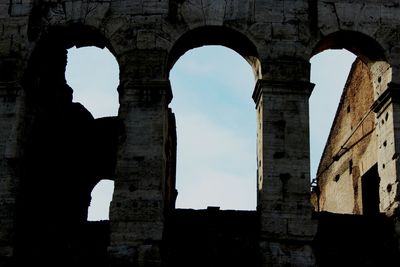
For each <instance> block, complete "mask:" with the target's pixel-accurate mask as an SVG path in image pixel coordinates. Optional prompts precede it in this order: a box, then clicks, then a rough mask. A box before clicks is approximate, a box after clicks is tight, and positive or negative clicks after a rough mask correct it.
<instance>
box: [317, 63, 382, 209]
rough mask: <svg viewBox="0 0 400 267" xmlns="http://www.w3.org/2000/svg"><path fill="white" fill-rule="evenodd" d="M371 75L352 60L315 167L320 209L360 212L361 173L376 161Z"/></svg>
mask: <svg viewBox="0 0 400 267" xmlns="http://www.w3.org/2000/svg"><path fill="white" fill-rule="evenodd" d="M371 76H372V75H371V73H370V70H369V68H368V66H367V65H366V64H365V63H363V62H362V61H361V60H360V59H357V60H356V61H355V62H354V63H353V66H352V69H351V71H350V75H349V78H348V80H347V82H346V85H345V88H344V90H343V94H342V97H341V100H340V103H339V106H338V110H337V113H336V116H335V119H334V122H333V125H332V128H331V132H330V135H329V137H328V141H327V144H326V147H325V150H324V153H323V156H322V158H321V162H320V165H319V168H318V171H317V179H318V184H319V189H320V196H319V203H318V204H317V206H318V207H317V209H319V210H320V211H329V212H336V213H349V214H363V203H362V199H363V195H364V194H367V192H363V190H362V188H363V187H362V176H363V175H364V174H365V173H366V172H367V171H368V170H370V169H371V167H372V166H374V165H375V164H376V163H377V161H378V153H377V152H378V151H377V142H378V140H377V135H378V134H377V131H376V130H375V113H374V112H373V110H372V108H371V107H372V104H373V103H374V88H373V85H372V77H371ZM381 175H382V174H381ZM381 178H383V177H382V176H381ZM377 190H378V188H377Z"/></svg>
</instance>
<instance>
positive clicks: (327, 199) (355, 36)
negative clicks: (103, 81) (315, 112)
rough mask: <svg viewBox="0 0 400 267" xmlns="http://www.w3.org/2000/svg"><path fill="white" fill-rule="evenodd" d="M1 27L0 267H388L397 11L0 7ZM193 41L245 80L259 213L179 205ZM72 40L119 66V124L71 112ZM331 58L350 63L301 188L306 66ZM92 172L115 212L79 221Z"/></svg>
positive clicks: (222, 1) (392, 249) (393, 217)
mask: <svg viewBox="0 0 400 267" xmlns="http://www.w3.org/2000/svg"><path fill="white" fill-rule="evenodd" d="M0 26H1V27H0V129H1V130H0V266H4V267H10V266H13V267H15V266H18V267H19V266H82V265H87V266H113V267H114V266H118V267H122V266H141V267H142V266H143V267H144V266H146V267H148V266H174V267H175V266H255V267H258V266H349V265H354V266H396V265H398V262H400V258H399V242H398V239H399V235H400V230H399V229H400V227H399V226H400V224H399V220H400V213H399V203H400V202H399V199H400V187H399V186H400V185H399V179H400V175H399V176H398V175H397V168H398V164H397V159H398V153H399V152H397V151H398V149H397V148H398V146H399V144H400V135H399V127H400V113H399V111H400V101H399V100H400V94H399V92H400V72H399V71H400V69H399V67H400V41H399V34H400V33H399V29H400V5H399V3H398V1H394V0H385V1H374V0H368V1H354V0H336V1H333V0H326V1H318V0H307V1H306V0H9V1H5V0H1V1H0ZM203 45H221V46H225V47H228V48H231V49H233V50H234V51H236V52H237V53H238V54H240V55H241V56H243V57H244V58H245V59H246V60H247V61H248V62H249V64H250V65H251V66H252V68H253V71H254V76H255V78H256V80H257V83H256V86H255V88H254V93H253V100H254V102H255V111H256V112H255V113H256V116H257V119H258V126H257V163H258V164H257V165H258V170H257V177H255V179H257V210H256V211H220V210H218V209H215V208H209V209H207V210H197V211H195V210H179V209H175V197H176V190H175V168H176V162H175V161H176V146H177V138H176V128H175V119H174V114H173V111H172V110H171V109H170V108H169V107H168V105H169V103H170V101H171V99H172V91H173V90H172V88H171V85H170V82H169V72H170V70H171V68H172V67H173V65H174V63H175V62H176V61H177V60H178V59H179V57H180V56H182V55H183V54H184V53H185V52H187V51H188V50H190V49H192V48H196V47H200V46H203ZM73 46H76V47H83V46H96V47H99V48H104V47H107V48H108V49H109V50H110V51H111V52H112V53H113V55H114V56H115V58H116V59H117V61H118V64H119V68H120V84H119V87H118V89H117V90H118V93H119V102H120V108H119V113H118V116H116V117H107V118H100V119H94V118H93V116H92V115H91V114H90V112H88V111H87V110H86V109H85V108H84V107H83V106H82V105H80V104H78V103H73V102H72V89H71V88H70V87H69V86H68V85H67V83H66V81H65V67H66V54H67V49H69V48H71V47H73ZM327 49H347V50H349V51H351V52H353V53H354V54H355V55H357V57H358V59H357V61H356V63H354V66H353V69H352V72H351V75H350V77H349V79H348V83H347V84H346V88H345V90H344V92H343V96H342V99H341V102H340V105H339V108H338V112H337V114H336V118H335V122H334V124H333V126H332V130H331V134H330V137H329V140H328V143H327V146H326V148H325V152H324V155H323V157H322V159H321V163H320V167H319V171H318V177H317V183H316V185H315V186H314V187H313V191H312V192H310V168H309V165H310V164H309V162H310V149H309V141H308V140H309V105H308V98H309V96H310V94H311V92H312V89H313V87H314V85H313V84H312V83H310V63H309V60H310V58H311V57H312V56H314V55H316V54H318V53H320V52H323V51H325V50H327ZM249 101H250V100H249ZM397 137H399V139H397ZM299 140H302V142H299ZM178 141H179V140H178ZM398 177H399V179H397V178H398ZM101 179H113V180H114V181H115V189H114V195H113V200H112V203H111V207H110V220H109V221H101V222H88V221H87V220H86V217H87V208H88V205H89V203H90V192H91V191H92V189H93V187H94V186H95V185H96V184H97V183H98V181H99V180H101ZM396 262H397V264H396Z"/></svg>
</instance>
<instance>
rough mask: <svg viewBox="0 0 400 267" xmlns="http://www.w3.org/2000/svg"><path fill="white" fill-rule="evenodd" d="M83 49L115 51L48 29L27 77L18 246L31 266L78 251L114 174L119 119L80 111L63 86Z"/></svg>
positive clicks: (83, 34) (91, 37) (97, 37)
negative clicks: (73, 54)
mask: <svg viewBox="0 0 400 267" xmlns="http://www.w3.org/2000/svg"><path fill="white" fill-rule="evenodd" d="M81 45H89V46H90V45H93V46H97V47H99V48H104V47H105V46H107V47H109V49H110V51H112V49H111V47H110V46H109V45H108V43H107V41H106V40H105V38H104V37H103V36H102V35H101V34H99V33H98V32H96V31H95V30H93V29H90V28H86V27H83V26H76V25H75V26H71V27H70V28H63V29H59V28H55V29H49V31H48V34H47V35H44V36H43V38H42V39H41V41H40V42H38V44H37V47H36V48H35V50H34V51H33V53H32V55H31V58H30V60H29V62H28V67H27V70H26V72H25V75H24V80H23V87H24V90H25V93H26V106H25V109H26V111H25V113H24V114H25V117H24V119H25V121H26V123H25V125H26V126H27V127H26V129H25V138H26V143H25V146H24V147H23V149H24V159H23V161H22V164H23V169H24V172H23V173H22V174H21V192H20V195H19V199H18V203H19V206H18V211H17V212H18V218H17V223H18V227H19V229H21V230H20V233H22V234H21V235H19V236H18V237H17V241H16V243H17V245H16V247H17V249H18V251H19V253H20V255H23V257H25V256H26V258H29V259H31V257H32V262H36V261H37V262H41V261H45V262H51V261H53V260H54V259H59V258H65V257H66V256H65V255H66V254H70V253H72V252H71V251H70V250H71V249H73V248H74V247H77V246H80V244H81V243H80V240H82V238H84V237H82V236H80V232H81V230H82V227H83V226H84V225H86V223H87V212H88V206H89V203H90V192H91V190H92V189H93V187H94V185H95V184H96V183H97V182H98V181H99V180H100V179H102V178H109V179H110V178H114V175H115V164H116V154H117V152H116V150H117V140H118V135H119V133H120V130H121V127H120V126H121V125H120V123H119V120H118V118H117V117H107V118H99V119H94V117H93V116H92V114H91V112H90V111H88V110H87V109H86V108H85V107H84V106H83V105H82V104H80V103H76V102H73V99H72V93H73V89H72V88H71V87H70V86H69V85H68V84H67V82H66V79H65V69H66V64H67V49H68V48H70V47H72V46H81ZM117 72H118V69H117ZM109 90H110V91H112V90H115V91H116V90H117V88H116V87H115V88H109ZM32 218H35V219H34V220H33V219H32ZM33 243H34V245H33ZM48 244H53V245H52V247H51V248H48ZM45 248H46V249H45ZM36 250H37V251H39V252H40V253H38V252H37V251H36ZM46 250H47V252H46V254H44V251H46ZM47 253H48V254H47ZM49 255H51V256H49Z"/></svg>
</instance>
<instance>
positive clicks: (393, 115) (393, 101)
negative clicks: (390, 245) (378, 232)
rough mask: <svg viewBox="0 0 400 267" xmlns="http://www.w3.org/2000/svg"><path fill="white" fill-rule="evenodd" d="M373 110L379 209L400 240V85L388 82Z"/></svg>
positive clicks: (399, 249)
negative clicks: (391, 219) (389, 220)
mask: <svg viewBox="0 0 400 267" xmlns="http://www.w3.org/2000/svg"><path fill="white" fill-rule="evenodd" d="M373 111H374V112H375V113H376V134H377V153H378V157H377V158H378V173H379V177H380V183H379V200H380V203H379V206H380V212H381V213H384V214H385V215H386V216H387V217H390V218H393V219H394V222H395V232H396V233H397V239H398V240H400V215H399V214H400V213H399V212H400V201H399V199H400V183H399V180H400V175H399V173H398V170H400V166H399V164H400V162H399V160H398V159H399V155H400V147H399V146H400V84H398V83H389V84H388V87H387V89H386V90H385V91H384V92H383V93H382V94H381V95H380V96H379V98H377V99H376V101H375V103H374V105H373ZM398 244H399V247H398V251H400V242H399V243H398Z"/></svg>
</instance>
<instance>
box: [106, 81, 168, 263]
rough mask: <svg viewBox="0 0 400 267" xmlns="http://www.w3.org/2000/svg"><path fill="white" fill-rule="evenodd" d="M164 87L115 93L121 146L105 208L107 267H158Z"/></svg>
mask: <svg viewBox="0 0 400 267" xmlns="http://www.w3.org/2000/svg"><path fill="white" fill-rule="evenodd" d="M171 98H172V94H171V86H170V83H169V81H154V80H153V81H128V82H126V83H125V84H124V85H123V89H121V90H120V110H119V117H120V119H121V120H122V121H123V123H124V127H125V136H124V137H123V140H121V142H120V149H119V154H118V159H117V167H116V168H117V170H116V172H117V175H116V177H115V189H114V196H113V200H112V203H111V207H110V223H111V245H110V247H109V253H110V257H111V261H112V262H111V266H160V265H161V254H160V245H161V241H162V234H163V227H164V221H163V220H164V218H163V211H164V207H163V206H164V204H163V187H164V182H165V176H166V171H165V140H167V138H166V136H167V132H166V131H167V127H166V123H167V118H168V104H169V102H170V101H171Z"/></svg>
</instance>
